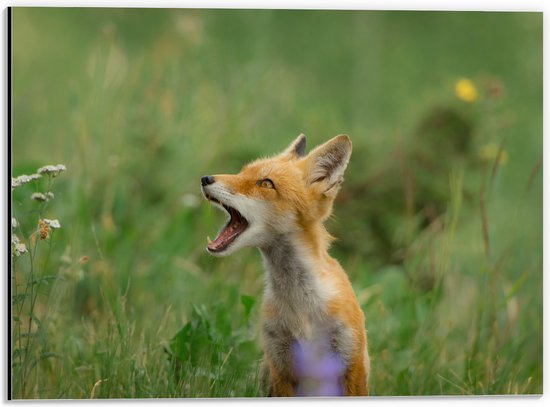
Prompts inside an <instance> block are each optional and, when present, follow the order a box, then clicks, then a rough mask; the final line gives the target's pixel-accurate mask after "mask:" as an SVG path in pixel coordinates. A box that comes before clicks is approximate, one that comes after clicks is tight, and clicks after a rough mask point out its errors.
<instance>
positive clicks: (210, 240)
mask: <svg viewBox="0 0 550 407" xmlns="http://www.w3.org/2000/svg"><path fill="white" fill-rule="evenodd" d="M206 241H207V242H208V244H210V243H212V239H210V236H206Z"/></svg>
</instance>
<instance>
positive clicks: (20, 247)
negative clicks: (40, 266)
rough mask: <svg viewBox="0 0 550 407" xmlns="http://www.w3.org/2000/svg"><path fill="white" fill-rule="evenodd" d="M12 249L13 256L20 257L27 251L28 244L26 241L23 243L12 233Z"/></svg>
mask: <svg viewBox="0 0 550 407" xmlns="http://www.w3.org/2000/svg"><path fill="white" fill-rule="evenodd" d="M11 251H12V254H11V255H12V257H13V256H15V257H19V256H21V255H22V254H23V253H26V252H27V246H25V243H21V242H20V241H19V238H18V237H17V236H16V235H11Z"/></svg>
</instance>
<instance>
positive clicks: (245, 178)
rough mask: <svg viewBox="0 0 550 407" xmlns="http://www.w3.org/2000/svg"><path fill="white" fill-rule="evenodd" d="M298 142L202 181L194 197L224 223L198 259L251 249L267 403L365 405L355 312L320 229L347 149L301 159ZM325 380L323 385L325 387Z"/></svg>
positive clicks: (321, 149)
mask: <svg viewBox="0 0 550 407" xmlns="http://www.w3.org/2000/svg"><path fill="white" fill-rule="evenodd" d="M305 145H306V137H305V135H303V134H301V135H300V136H298V138H297V139H296V140H294V142H292V144H291V145H290V146H289V147H288V148H287V149H286V150H285V151H284V152H282V153H281V154H279V155H277V156H274V157H272V158H268V159H260V160H257V161H254V162H252V163H250V164H248V165H246V166H245V167H244V168H243V169H242V170H241V172H240V173H238V174H235V175H227V174H223V175H214V176H211V175H209V176H204V177H202V179H201V184H202V191H203V193H204V196H205V197H206V198H207V199H208V200H209V201H211V202H213V203H214V204H215V205H217V206H219V207H220V208H222V209H223V210H225V211H226V212H227V214H228V215H229V220H228V222H227V224H226V225H225V226H224V227H223V228H222V229H221V231H220V232H219V234H218V236H217V237H216V239H215V240H213V241H211V240H210V239H208V240H209V242H208V246H207V250H208V252H209V253H211V254H212V255H214V256H226V255H229V254H231V253H234V252H235V251H237V250H239V249H241V248H243V247H257V248H258V249H259V250H260V253H261V255H262V258H263V262H264V266H265V269H266V277H265V292H264V299H263V304H262V312H261V317H262V318H261V337H262V347H263V351H264V359H263V362H262V367H261V375H262V377H263V380H264V381H265V385H266V391H267V394H268V395H270V396H287V397H288V396H299V395H306V396H307V395H309V396H311V395H331V396H334V395H349V396H362V395H368V384H367V383H368V375H369V368H370V362H369V356H368V352H367V335H366V332H365V322H364V316H363V312H362V311H361V308H360V307H359V304H358V302H357V299H356V297H355V295H354V293H353V289H352V287H351V284H350V282H349V280H348V277H347V275H346V273H345V271H344V270H343V269H342V267H341V266H340V264H339V263H338V262H337V261H336V260H335V259H333V258H332V257H330V255H329V254H328V248H329V245H330V243H331V240H332V237H331V236H330V235H329V234H328V232H327V231H326V229H325V227H324V226H323V222H324V221H325V220H326V219H327V218H328V217H329V216H330V214H331V212H332V204H333V202H334V198H335V197H336V194H337V193H338V190H339V188H340V184H341V183H342V181H343V176H344V171H345V169H346V166H347V164H348V161H349V159H350V155H351V140H350V138H349V137H348V136H346V135H340V136H337V137H334V138H333V139H331V140H329V141H328V142H326V143H324V144H322V145H320V146H318V147H316V148H315V149H314V150H312V151H311V152H310V153H309V154H307V155H306V154H305ZM327 377H328V379H327Z"/></svg>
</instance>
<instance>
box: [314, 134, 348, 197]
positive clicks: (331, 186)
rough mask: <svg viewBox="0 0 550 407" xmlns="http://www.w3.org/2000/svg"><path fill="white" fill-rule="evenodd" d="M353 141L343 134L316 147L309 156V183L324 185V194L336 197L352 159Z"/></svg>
mask: <svg viewBox="0 0 550 407" xmlns="http://www.w3.org/2000/svg"><path fill="white" fill-rule="evenodd" d="M351 148H352V147H351V139H350V138H349V137H348V136H347V135H345V134H341V135H339V136H336V137H334V138H333V139H331V140H329V141H327V142H326V143H325V144H322V145H320V146H318V147H316V148H315V149H314V150H313V151H311V152H310V153H309V155H308V160H309V170H308V182H309V184H314V183H316V182H320V183H322V184H323V194H324V195H326V196H336V193H338V190H339V186H340V184H341V183H342V182H343V181H344V172H345V171H346V167H347V166H348V162H349V159H350V157H351Z"/></svg>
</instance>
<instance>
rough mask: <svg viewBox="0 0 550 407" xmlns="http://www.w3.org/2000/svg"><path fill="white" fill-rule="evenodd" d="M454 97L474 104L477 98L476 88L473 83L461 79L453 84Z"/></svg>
mask: <svg viewBox="0 0 550 407" xmlns="http://www.w3.org/2000/svg"><path fill="white" fill-rule="evenodd" d="M455 95H456V97H457V98H459V99H460V100H463V101H465V102H470V103H472V102H475V101H476V100H477V97H478V93H477V88H476V87H475V85H474V83H473V82H472V81H471V80H469V79H466V78H462V79H460V80H459V81H457V82H456V83H455Z"/></svg>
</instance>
